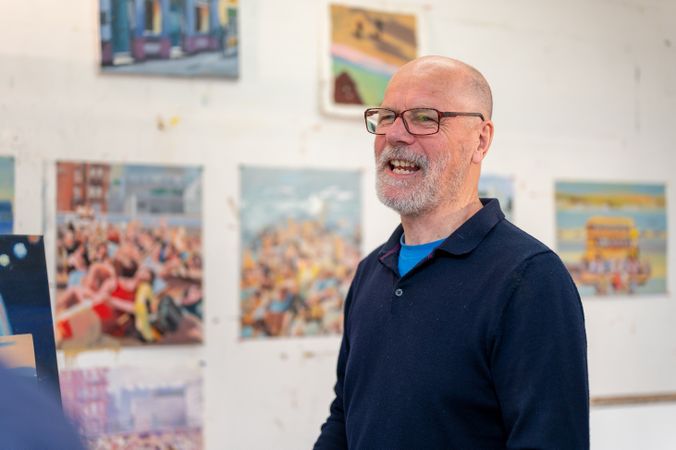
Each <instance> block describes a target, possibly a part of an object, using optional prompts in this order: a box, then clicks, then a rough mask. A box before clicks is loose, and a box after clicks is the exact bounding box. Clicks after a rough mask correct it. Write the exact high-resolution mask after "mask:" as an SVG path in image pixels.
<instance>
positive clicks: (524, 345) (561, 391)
mask: <svg viewBox="0 0 676 450" xmlns="http://www.w3.org/2000/svg"><path fill="white" fill-rule="evenodd" d="M482 201H483V202H484V207H483V208H482V209H481V210H480V211H479V212H477V213H476V214H475V215H474V216H473V217H471V218H470V219H469V220H468V221H467V222H465V223H464V224H463V225H462V226H461V227H460V228H459V229H458V230H456V231H455V232H454V233H453V234H452V235H451V236H449V237H448V239H446V240H445V241H444V242H443V243H442V244H441V245H440V246H439V247H438V248H437V249H436V250H434V251H433V252H432V253H431V254H430V255H429V256H428V257H427V258H426V259H424V260H423V261H421V262H420V263H418V265H417V266H415V267H414V268H413V269H412V270H411V271H410V272H408V273H407V274H406V275H405V276H404V277H400V276H399V274H398V271H397V257H398V252H399V248H400V244H399V239H400V236H401V234H402V229H401V226H400V227H399V228H398V229H397V230H396V231H395V232H394V234H393V235H392V236H391V237H390V239H389V241H388V242H387V243H385V244H384V245H383V246H381V247H380V248H378V249H376V250H375V251H374V252H373V253H371V254H370V255H369V256H368V257H366V258H365V259H364V260H363V261H362V262H361V263H360V265H359V267H358V269H357V272H356V274H355V278H354V280H353V282H352V286H351V288H350V291H349V294H348V297H347V300H346V304H345V330H344V334H343V341H342V345H341V348H340V353H339V357H338V370H337V374H338V380H337V382H336V386H335V393H336V397H335V400H334V401H333V403H332V404H331V414H330V416H329V418H328V419H327V421H326V423H325V424H324V425H323V426H322V431H321V435H320V436H319V439H318V440H317V443H316V444H315V449H317V450H326V449H345V448H350V449H369V450H371V449H463V450H464V449H471V450H475V449H507V448H509V449H558V450H562V449H575V450H583V449H587V448H589V401H588V398H589V394H588V382H587V355H586V337H585V330H584V316H583V311H582V305H581V303H580V297H579V295H578V293H577V290H576V288H575V285H574V284H573V281H572V279H571V278H570V276H569V274H568V272H567V271H566V269H565V267H564V266H563V264H562V263H561V260H560V259H559V258H558V257H557V256H556V255H555V254H554V253H553V252H552V251H551V250H549V249H548V248H547V247H546V246H545V245H543V244H542V243H540V242H538V241H537V240H536V239H534V238H532V237H531V236H529V235H528V234H526V233H525V232H523V231H521V230H520V229H518V228H517V227H515V226H514V225H512V224H511V223H510V222H508V221H507V220H505V219H504V215H503V213H502V211H501V210H500V206H499V204H498V201H497V200H490V201H486V200H482Z"/></svg>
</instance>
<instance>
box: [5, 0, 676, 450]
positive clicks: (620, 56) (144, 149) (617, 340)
mask: <svg viewBox="0 0 676 450" xmlns="http://www.w3.org/2000/svg"><path fill="white" fill-rule="evenodd" d="M408 3H409V4H418V5H421V6H423V7H424V10H425V19H426V24H427V27H428V29H427V30H423V32H426V33H427V36H426V37H427V39H426V41H427V43H428V47H429V53H436V54H444V55H449V56H454V57H457V58H460V59H463V60H466V61H467V62H469V63H471V64H473V65H475V66H476V67H478V68H479V69H480V70H482V71H483V72H484V74H485V75H486V77H487V78H488V80H489V81H490V82H491V83H492V86H493V89H494V95H495V114H494V121H495V123H496V138H495V141H494V143H493V147H492V150H491V153H490V154H489V157H488V159H487V161H486V164H485V169H484V170H485V171H486V172H491V173H498V174H507V175H513V176H514V177H515V179H516V181H517V183H516V205H515V219H516V222H517V223H518V224H520V225H521V226H523V227H524V228H525V229H526V230H528V231H529V232H531V233H532V234H534V235H535V236H536V237H538V238H540V239H541V240H543V241H544V242H545V243H547V244H549V245H550V246H553V245H554V243H555V242H554V241H555V234H554V233H555V230H554V203H553V181H554V179H557V178H564V179H586V180H620V181H641V182H643V181H647V182H666V183H667V184H668V192H667V198H668V201H669V202H670V205H669V206H670V211H669V217H668V223H669V234H670V235H671V236H676V208H674V203H673V201H672V199H673V198H674V197H675V195H676V191H675V190H674V189H675V186H676V157H675V156H674V154H675V153H674V149H673V148H672V146H673V143H674V142H676V126H675V124H676V122H675V120H674V111H675V110H676V3H674V2H671V1H669V0H623V1H620V0H617V1H616V0H605V1H603V0H593V1H584V0H571V1H568V2H560V1H542V0H513V1H509V2H505V1H502V0H485V1H474V2H460V1H447V0H428V1H424V2H420V1H415V0H411V1H409V2H408ZM366 4H372V3H371V2H366ZM322 7H323V3H322V2H318V1H313V0H291V1H286V2H280V1H273V0H241V7H240V24H241V27H240V39H241V44H242V47H241V53H240V55H241V77H240V79H239V80H238V81H216V80H179V79H163V78H154V77H153V78H141V77H132V76H102V75H100V74H99V73H98V70H97V64H98V63H97V61H98V57H99V55H98V50H97V49H98V28H97V20H98V17H97V10H98V1H95V0H69V1H67V2H56V1H53V0H34V1H31V2H25V1H24V2H17V1H12V0H0V154H10V155H14V156H15V157H16V162H17V173H16V180H17V185H16V186H17V199H16V200H17V202H16V203H17V204H16V215H17V218H16V232H20V233H42V232H46V233H47V236H48V238H50V240H49V241H48V242H47V245H48V250H49V251H50V253H53V246H54V241H53V227H52V225H53V193H50V191H49V190H47V191H46V194H44V193H43V188H42V183H41V181H40V180H41V177H42V176H43V174H47V175H50V174H52V173H53V170H52V165H51V164H52V163H53V161H54V160H56V159H91V160H106V161H113V162H144V163H176V164H180V163H185V164H201V165H204V166H205V168H206V170H205V180H204V183H205V184H204V197H205V199H204V210H205V214H204V224H205V225H204V227H205V228H204V233H205V234H204V237H205V243H204V248H205V252H206V254H205V259H206V261H205V263H206V301H207V310H206V314H207V318H206V339H207V343H206V344H205V345H204V346H203V347H202V348H163V349H160V350H146V349H135V350H123V351H121V352H119V353H115V354H113V353H93V354H84V355H81V356H78V357H74V358H69V359H68V360H66V359H65V358H61V359H60V361H61V363H62V364H64V365H66V364H68V365H70V366H80V367H82V366H91V365H97V364H101V363H111V364H112V363H114V364H121V363H130V364H133V363H135V364H152V363H154V362H167V361H172V360H176V361H177V362H181V361H186V362H190V361H193V362H195V361H200V360H201V361H204V362H205V377H206V414H207V416H206V417H207V419H206V439H207V446H208V448H212V449H217V448H218V449H221V448H232V449H269V448H277V449H298V448H308V447H310V446H311V444H312V442H313V440H314V438H315V437H316V434H317V431H318V429H319V426H320V424H321V422H322V420H323V419H324V417H325V416H326V414H327V412H328V403H329V401H330V398H331V391H330V389H331V386H332V384H333V381H334V380H333V377H334V375H333V370H334V365H335V358H336V352H337V347H338V345H339V339H338V338H308V339H278V340H271V341H267V342H239V341H238V328H237V326H238V292H237V286H238V251H239V247H238V235H239V232H238V223H237V222H238V218H237V211H236V210H237V202H238V198H239V193H238V190H239V180H238V166H239V165H241V164H266V165H284V166H302V167H306V166H307V167H327V168H333V167H345V168H361V169H364V171H365V178H366V181H365V183H364V186H366V189H365V192H364V195H363V202H364V208H363V222H364V251H367V250H369V249H371V248H373V247H375V246H376V245H378V244H379V243H380V242H381V241H382V240H384V239H385V238H386V237H387V236H388V235H389V233H390V231H391V228H392V227H393V226H394V225H395V224H396V217H395V216H394V215H393V214H392V213H391V212H389V211H388V210H386V209H385V208H384V207H382V206H380V205H379V204H378V202H377V200H376V199H375V195H374V194H373V192H372V188H371V186H372V185H373V181H372V179H373V172H372V169H371V159H372V156H371V138H370V137H369V136H368V135H367V133H366V132H365V131H364V130H363V129H362V124H361V122H360V121H359V120H349V119H348V120H346V119H331V118H327V117H325V116H323V115H321V114H320V112H319V106H318V99H319V92H318V76H319V52H320V49H319V48H318V41H319V36H320V33H321V32H322V30H321V29H320V25H319V22H320V20H319V18H320V11H321V10H322ZM173 116H177V117H179V118H180V123H179V124H178V125H176V126H173V127H168V128H165V130H164V131H160V130H159V129H158V127H157V120H158V118H162V119H163V120H165V121H167V120H168V119H169V118H170V117H173ZM51 176H52V178H53V175H51ZM48 178H49V177H48ZM45 196H46V198H47V200H48V201H47V207H45V206H44V201H43V200H44V199H43V197H45ZM668 268H669V276H668V286H670V287H672V288H673V286H676V284H675V283H676V270H675V268H676V253H674V252H673V251H671V250H670V252H669V258H668ZM674 300H676V299H675V298H674V295H673V294H669V295H661V296H654V297H651V298H631V299H629V298H622V299H614V300H612V301H608V300H605V301H601V300H587V301H585V310H586V315H587V326H588V337H589V363H590V376H591V379H590V382H591V388H592V391H593V394H596V395H610V394H620V393H641V392H652V391H665V390H676V327H674V326H673V325H672V324H673V321H674V317H676V302H675V301H674ZM646 408H647V409H643V408H619V409H618V408H616V409H604V410H595V411H594V412H593V414H592V433H593V443H594V448H597V449H599V450H600V449H618V448H627V449H629V448H638V447H639V446H640V447H642V448H675V447H676V432H675V431H673V427H671V429H670V427H667V426H661V425H660V424H664V423H669V422H672V423H673V421H674V420H676V408H674V407H668V406H659V407H657V406H655V407H646ZM646 411H647V412H646ZM628 423H631V424H632V425H633V426H632V427H628V426H626V425H627V424H628ZM617 427H621V430H622V433H623V434H621V435H615V434H614V433H616V432H617V430H616V428H617ZM613 436H616V437H613ZM617 436H624V438H622V439H620V438H619V437H617ZM632 443H636V445H631V444H632ZM638 443H654V446H648V447H646V446H644V445H638Z"/></svg>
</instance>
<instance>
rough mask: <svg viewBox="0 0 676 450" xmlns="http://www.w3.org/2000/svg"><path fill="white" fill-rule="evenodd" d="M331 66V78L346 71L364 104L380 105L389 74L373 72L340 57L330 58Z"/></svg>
mask: <svg viewBox="0 0 676 450" xmlns="http://www.w3.org/2000/svg"><path fill="white" fill-rule="evenodd" d="M331 61H332V62H331V67H332V72H333V79H334V80H335V79H336V77H337V76H338V75H340V74H341V73H343V72H347V73H348V74H349V75H350V77H351V78H352V79H353V80H354V82H355V83H356V85H357V91H358V92H359V96H360V97H361V99H362V101H363V102H364V105H365V106H380V103H381V102H382V101H383V95H384V94H385V88H386V87H387V82H388V81H390V77H391V75H384V74H382V73H375V72H372V71H370V70H367V69H364V68H362V67H359V66H356V65H354V64H352V63H349V62H347V61H345V60H344V59H341V58H335V57H333V58H331Z"/></svg>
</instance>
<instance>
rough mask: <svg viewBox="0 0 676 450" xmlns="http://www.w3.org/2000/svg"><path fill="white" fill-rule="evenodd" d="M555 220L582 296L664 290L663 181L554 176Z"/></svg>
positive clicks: (563, 253) (565, 257) (560, 249)
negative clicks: (583, 179) (624, 181)
mask: <svg viewBox="0 0 676 450" xmlns="http://www.w3.org/2000/svg"><path fill="white" fill-rule="evenodd" d="M556 226H557V248H558V253H559V255H560V256H561V259H563V261H564V263H565V264H566V267H567V268H568V270H569V271H570V273H571V275H572V276H573V279H574V280H575V282H576V284H577V286H578V289H579V291H580V294H581V295H582V296H594V295H595V296H612V295H636V294H657V293H665V292H666V291H667V283H666V279H667V214H666V197H665V186H664V184H621V183H591V182H563V181H561V182H557V183H556Z"/></svg>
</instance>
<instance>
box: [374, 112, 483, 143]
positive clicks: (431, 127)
mask: <svg viewBox="0 0 676 450" xmlns="http://www.w3.org/2000/svg"><path fill="white" fill-rule="evenodd" d="M460 116H468V117H479V118H480V119H481V121H484V120H486V119H484V115H483V114H481V113H478V112H450V111H439V110H436V109H434V108H413V109H407V110H405V111H402V112H399V113H398V112H395V111H392V110H391V109H387V108H369V109H367V110H366V111H364V121H365V122H366V130H367V131H368V132H369V133H371V134H385V133H386V132H387V129H388V128H389V127H390V126H391V125H392V124H393V123H394V121H395V120H397V117H401V120H402V121H403V122H404V127H405V128H406V131H408V132H409V133H410V134H412V135H415V136H427V135H430V134H435V133H438V132H439V122H441V119H442V118H444V117H460Z"/></svg>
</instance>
